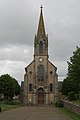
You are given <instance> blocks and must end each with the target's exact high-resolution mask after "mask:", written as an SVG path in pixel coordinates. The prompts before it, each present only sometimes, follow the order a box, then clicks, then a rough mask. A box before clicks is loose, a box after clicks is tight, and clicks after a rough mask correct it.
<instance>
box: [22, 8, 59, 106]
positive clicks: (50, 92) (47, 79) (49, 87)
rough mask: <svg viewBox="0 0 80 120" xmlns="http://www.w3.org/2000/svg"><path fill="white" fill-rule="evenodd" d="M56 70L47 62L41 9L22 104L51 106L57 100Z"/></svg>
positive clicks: (45, 38) (26, 72)
mask: <svg viewBox="0 0 80 120" xmlns="http://www.w3.org/2000/svg"><path fill="white" fill-rule="evenodd" d="M56 71H57V68H56V67H55V66H54V65H53V64H52V63H51V62H50V61H49V55H48V36H47V35H46V32H45V26H44V19H43V12H42V7H41V11H40V18H39V24H38V30H37V34H36V35H35V39H34V60H33V61H32V62H31V63H30V64H29V65H28V66H27V67H26V68H25V75H24V82H23V103H24V104H51V103H54V102H55V101H56V100H57V99H58V75H57V73H56Z"/></svg>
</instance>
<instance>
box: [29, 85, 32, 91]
mask: <svg viewBox="0 0 80 120" xmlns="http://www.w3.org/2000/svg"><path fill="white" fill-rule="evenodd" d="M31 91H32V84H31V83H30V84H29V92H31Z"/></svg>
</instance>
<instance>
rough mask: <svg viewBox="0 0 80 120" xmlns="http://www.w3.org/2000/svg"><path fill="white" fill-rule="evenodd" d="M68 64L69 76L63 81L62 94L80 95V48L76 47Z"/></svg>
mask: <svg viewBox="0 0 80 120" xmlns="http://www.w3.org/2000/svg"><path fill="white" fill-rule="evenodd" d="M67 63H68V74H67V77H66V78H65V79H64V81H63V87H62V93H63V94H65V95H67V94H68V92H75V93H79V90H80V86H79V85H80V48H79V47H76V50H75V51H74V52H73V56H72V57H70V62H67Z"/></svg>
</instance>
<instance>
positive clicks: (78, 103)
mask: <svg viewBox="0 0 80 120" xmlns="http://www.w3.org/2000/svg"><path fill="white" fill-rule="evenodd" d="M72 102H73V103H74V104H76V105H80V100H75V101H72Z"/></svg>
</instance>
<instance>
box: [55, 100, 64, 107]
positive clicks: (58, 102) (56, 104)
mask: <svg viewBox="0 0 80 120" xmlns="http://www.w3.org/2000/svg"><path fill="white" fill-rule="evenodd" d="M55 106H56V107H63V102H62V101H61V100H58V101H56V103H55Z"/></svg>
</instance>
